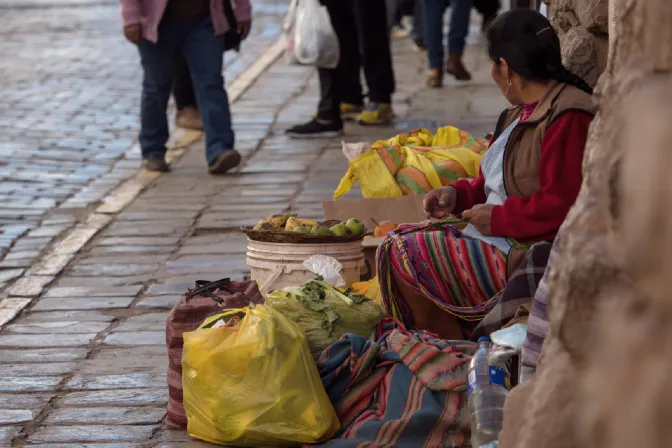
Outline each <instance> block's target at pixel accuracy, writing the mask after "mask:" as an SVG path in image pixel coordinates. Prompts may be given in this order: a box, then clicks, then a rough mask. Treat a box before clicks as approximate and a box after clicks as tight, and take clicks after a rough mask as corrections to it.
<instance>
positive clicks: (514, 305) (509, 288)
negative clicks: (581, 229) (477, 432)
mask: <svg viewBox="0 0 672 448" xmlns="http://www.w3.org/2000/svg"><path fill="white" fill-rule="evenodd" d="M551 246H552V245H551V243H549V242H546V241H544V242H540V243H536V244H534V245H533V246H532V247H531V248H530V249H529V251H528V252H527V255H526V256H525V260H524V261H523V263H522V264H521V265H520V266H518V267H517V268H516V270H515V271H514V272H513V274H511V277H510V278H509V281H508V282H507V284H506V287H505V288H504V291H502V292H501V293H500V294H499V295H498V296H497V304H496V305H495V307H494V308H493V309H492V311H490V312H489V313H488V315H487V316H485V318H484V319H483V320H482V321H481V322H480V323H479V324H478V327H476V329H475V330H474V332H473V333H472V334H471V336H470V339H471V340H472V341H476V340H478V338H479V337H481V336H490V334H492V333H493V332H495V331H497V330H501V329H502V328H503V327H504V326H505V325H510V324H511V322H512V321H513V322H519V321H526V320H527V318H528V316H529V311H530V310H531V309H532V301H533V299H534V296H535V294H536V293H537V291H538V288H539V287H540V282H541V280H542V278H543V277H544V272H545V271H546V265H547V264H548V259H549V256H550V253H551Z"/></svg>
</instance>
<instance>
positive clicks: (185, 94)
mask: <svg viewBox="0 0 672 448" xmlns="http://www.w3.org/2000/svg"><path fill="white" fill-rule="evenodd" d="M173 97H174V98H175V105H176V107H177V116H176V117H175V124H177V125H178V126H180V127H182V128H186V129H197V130H201V129H203V121H202V120H201V114H200V112H199V110H198V106H197V105H196V92H194V83H193V81H192V79H191V74H190V73H189V65H188V64H187V60H186V59H185V58H184V56H181V55H180V57H179V58H178V60H177V63H176V66H175V73H174V79H173Z"/></svg>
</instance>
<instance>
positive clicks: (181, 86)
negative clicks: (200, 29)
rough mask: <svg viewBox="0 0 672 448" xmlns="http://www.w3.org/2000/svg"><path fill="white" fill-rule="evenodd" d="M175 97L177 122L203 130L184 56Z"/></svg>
mask: <svg viewBox="0 0 672 448" xmlns="http://www.w3.org/2000/svg"><path fill="white" fill-rule="evenodd" d="M225 1H226V0H225ZM173 98H174V99H175V107H176V108H177V115H176V116H175V124H176V125H177V126H179V127H181V128H185V129H194V130H197V131H201V130H203V120H202V119H201V112H200V111H199V110H198V105H197V104H196V92H194V83H193V81H192V80H191V74H190V73H189V64H187V60H186V59H185V58H184V57H181V58H179V61H178V62H177V65H176V67H175V74H174V79H173Z"/></svg>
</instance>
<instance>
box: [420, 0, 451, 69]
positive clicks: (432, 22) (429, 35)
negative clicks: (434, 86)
mask: <svg viewBox="0 0 672 448" xmlns="http://www.w3.org/2000/svg"><path fill="white" fill-rule="evenodd" d="M446 6H447V3H446V0H425V5H424V8H423V9H422V13H423V17H424V28H425V30H424V31H425V47H427V58H428V59H429V68H436V69H443V57H444V52H443V15H444V13H445V12H446Z"/></svg>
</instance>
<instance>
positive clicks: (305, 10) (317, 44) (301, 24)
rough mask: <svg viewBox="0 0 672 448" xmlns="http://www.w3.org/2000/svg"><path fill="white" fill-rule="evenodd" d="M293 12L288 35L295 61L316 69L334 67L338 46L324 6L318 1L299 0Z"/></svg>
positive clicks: (338, 56)
mask: <svg viewBox="0 0 672 448" xmlns="http://www.w3.org/2000/svg"><path fill="white" fill-rule="evenodd" d="M295 11H296V17H295V18H294V25H293V30H292V31H289V33H288V37H289V38H290V39H291V44H290V45H291V48H292V49H293V52H294V57H295V58H296V61H297V62H298V63H299V64H302V65H313V66H315V67H319V68H336V66H337V65H338V62H339V60H340V48H339V45H338V37H337V36H336V32H335V31H334V28H333V27H332V25H331V18H330V17H329V13H328V12H327V8H326V7H324V6H322V5H321V4H320V2H319V0H298V5H297V6H296V10H295ZM291 13H292V15H293V14H294V11H291ZM291 19H292V18H290V20H291Z"/></svg>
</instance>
